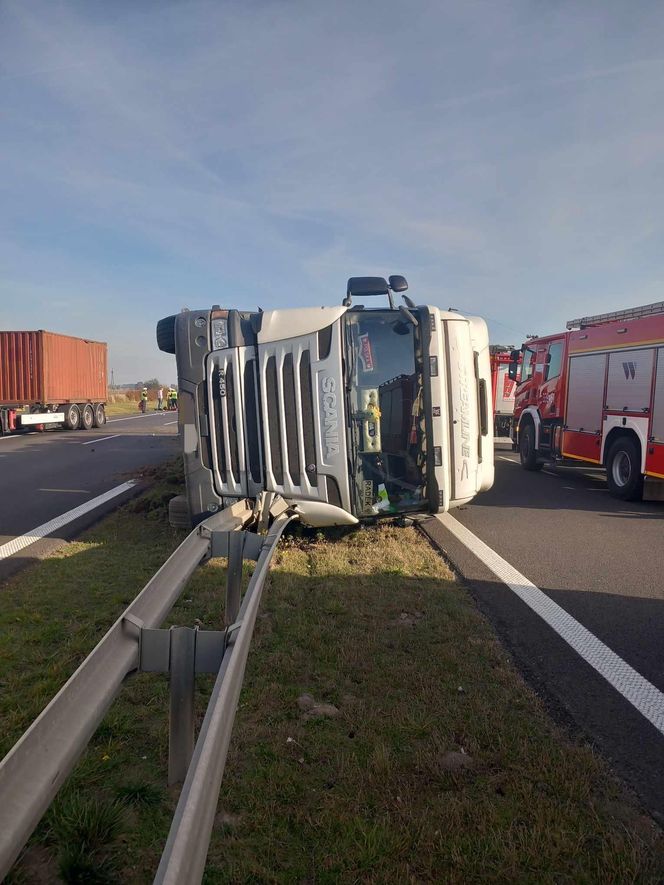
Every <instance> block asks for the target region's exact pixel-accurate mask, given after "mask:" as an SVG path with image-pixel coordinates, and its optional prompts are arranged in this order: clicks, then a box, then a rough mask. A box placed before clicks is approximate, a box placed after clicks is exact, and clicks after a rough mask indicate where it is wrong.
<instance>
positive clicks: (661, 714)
mask: <svg viewBox="0 0 664 885" xmlns="http://www.w3.org/2000/svg"><path fill="white" fill-rule="evenodd" d="M436 519H438V520H439V521H440V522H441V523H442V524H443V525H444V526H445V528H446V529H447V530H448V531H449V532H451V533H452V534H453V535H454V537H455V538H458V540H459V541H461V543H462V544H464V545H465V546H466V547H467V548H468V549H469V550H470V551H471V553H474V554H475V556H477V558H478V559H480V560H481V561H482V562H483V563H484V565H486V566H487V568H489V569H490V570H491V571H492V572H493V573H494V575H496V577H498V578H500V580H501V581H503V583H505V584H506V585H507V586H508V587H509V588H510V590H512V591H513V592H514V593H516V595H517V596H518V597H519V599H521V600H523V602H525V603H526V605H527V606H528V607H529V608H531V609H532V610H533V611H534V612H535V613H536V614H538V615H539V616H540V618H542V620H543V621H545V622H546V623H547V624H548V625H549V627H551V628H552V629H553V630H555V631H556V633H557V634H558V635H559V636H560V637H562V639H564V640H565V642H567V643H568V645H570V646H571V647H572V648H573V649H574V651H575V652H577V653H578V654H579V655H580V656H581V657H582V658H583V660H584V661H587V662H588V663H589V664H590V666H591V667H593V669H594V670H596V671H597V672H598V673H599V674H600V676H603V677H604V678H605V679H606V681H607V682H608V683H609V685H611V686H613V688H615V689H616V691H619V692H620V694H621V695H622V696H623V697H624V698H625V699H626V700H627V701H629V702H630V704H632V706H633V707H635V708H636V709H637V710H638V711H639V713H641V714H642V715H643V716H645V718H646V719H647V720H648V721H649V722H652V724H653V725H654V726H655V728H656V729H657V730H658V731H659V732H661V733H662V734H664V694H663V693H662V692H661V691H660V690H659V689H658V688H656V687H655V686H654V685H653V684H652V683H651V682H648V680H647V679H645V678H644V677H643V676H641V674H640V673H637V671H636V670H635V669H634V668H633V667H630V665H629V664H628V663H627V662H626V661H624V660H623V659H622V658H621V657H619V656H618V655H617V654H616V653H615V652H614V651H612V650H611V649H610V648H609V647H608V645H604V643H603V642H602V641H601V640H600V639H598V638H597V637H596V636H595V635H594V634H593V633H591V632H590V630H587V629H586V628H585V627H584V626H583V624H580V623H579V622H578V621H577V620H576V619H575V618H573V617H572V616H571V615H570V614H568V613H567V612H566V611H565V609H564V608H561V607H560V606H559V605H558V603H557V602H554V601H553V600H552V599H550V598H549V597H548V596H547V595H546V593H542V591H541V590H540V589H539V587H536V586H535V584H533V583H532V581H529V580H528V578H526V577H524V576H523V575H522V574H521V573H520V572H518V571H517V570H516V569H515V568H514V567H513V566H511V565H510V564H509V562H507V561H506V560H505V559H503V558H502V556H499V555H498V554H497V553H496V551H495V550H492V549H491V547H489V546H488V545H487V544H485V543H484V541H480V539H479V538H478V537H477V535H474V534H473V533H472V532H471V531H470V530H469V529H467V528H466V527H465V525H462V524H461V523H460V522H459V521H458V520H457V519H455V518H454V517H453V516H451V515H450V514H449V513H441V514H440V515H438V516H436Z"/></svg>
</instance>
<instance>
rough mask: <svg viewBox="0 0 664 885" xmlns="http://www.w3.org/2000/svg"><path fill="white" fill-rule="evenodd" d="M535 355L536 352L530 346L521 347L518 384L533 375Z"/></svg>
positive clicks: (528, 379)
mask: <svg viewBox="0 0 664 885" xmlns="http://www.w3.org/2000/svg"><path fill="white" fill-rule="evenodd" d="M536 357H537V354H536V352H535V351H534V350H533V349H532V348H531V347H524V348H523V360H522V363H521V365H522V369H521V379H520V381H519V384H523V382H524V381H530V379H531V378H532V377H533V372H534V371H535V360H536Z"/></svg>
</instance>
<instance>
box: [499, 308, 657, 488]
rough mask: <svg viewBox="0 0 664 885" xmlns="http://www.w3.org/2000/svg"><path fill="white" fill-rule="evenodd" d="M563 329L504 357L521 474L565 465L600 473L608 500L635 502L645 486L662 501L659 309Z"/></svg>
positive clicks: (587, 320)
mask: <svg viewBox="0 0 664 885" xmlns="http://www.w3.org/2000/svg"><path fill="white" fill-rule="evenodd" d="M567 329H568V331H566V332H563V333H560V334H558V335H548V336H546V337H542V338H539V337H538V338H531V339H529V340H528V341H526V342H525V343H524V344H523V346H522V347H521V349H520V350H514V351H512V355H511V357H512V359H511V362H510V368H509V377H510V378H513V379H514V380H515V381H516V382H517V389H516V398H515V406H514V427H513V436H512V440H513V448H514V449H515V450H516V451H518V452H519V455H520V459H521V465H522V466H523V467H524V468H525V469H526V470H539V469H540V468H541V467H542V465H543V463H544V462H545V461H562V460H564V459H568V458H569V459H571V460H574V461H586V462H589V463H592V464H600V465H603V466H604V467H606V471H607V480H608V486H609V491H610V492H611V494H613V495H614V496H615V497H618V498H622V499H623V500H637V499H639V498H641V497H642V494H643V485H644V480H645V481H646V482H647V483H648V485H649V492H650V496H652V497H660V496H661V493H662V489H664V483H662V480H664V302H658V303H656V304H649V305H645V306H644V307H637V308H630V309H628V310H622V311H616V312H614V313H610V314H599V315H597V316H591V317H583V318H581V319H577V320H570V322H568V323H567ZM519 361H521V370H520V371H519ZM656 489H659V494H653V492H654V491H655V490H656Z"/></svg>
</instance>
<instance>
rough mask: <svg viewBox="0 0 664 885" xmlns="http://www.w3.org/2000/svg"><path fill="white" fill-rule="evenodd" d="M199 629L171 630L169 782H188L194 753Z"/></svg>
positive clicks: (173, 628)
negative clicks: (197, 638) (186, 780)
mask: <svg viewBox="0 0 664 885" xmlns="http://www.w3.org/2000/svg"><path fill="white" fill-rule="evenodd" d="M197 632H198V631H197V629H196V628H191V627H171V630H170V640H171V641H170V671H171V674H170V714H169V735H168V785H169V786H172V785H173V784H179V783H182V781H184V779H185V777H186V774H187V769H188V768H189V763H190V762H191V757H192V755H193V752H194V689H195V665H196V634H197Z"/></svg>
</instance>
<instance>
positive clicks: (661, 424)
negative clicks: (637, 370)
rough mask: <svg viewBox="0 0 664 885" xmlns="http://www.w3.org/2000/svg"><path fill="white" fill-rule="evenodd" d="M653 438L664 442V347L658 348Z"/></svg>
mask: <svg viewBox="0 0 664 885" xmlns="http://www.w3.org/2000/svg"><path fill="white" fill-rule="evenodd" d="M652 438H653V441H654V442H658V443H664V347H659V348H657V374H656V375H655V396H654V397H653V410H652Z"/></svg>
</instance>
